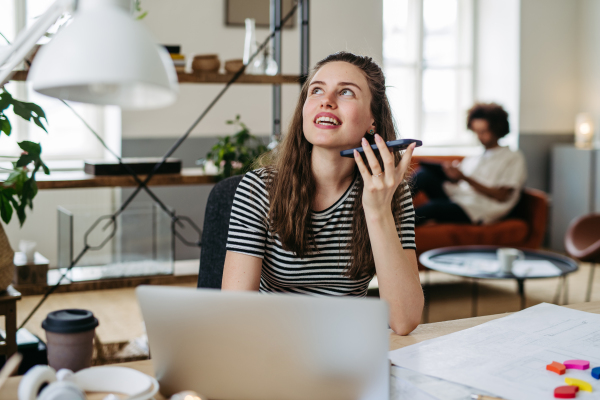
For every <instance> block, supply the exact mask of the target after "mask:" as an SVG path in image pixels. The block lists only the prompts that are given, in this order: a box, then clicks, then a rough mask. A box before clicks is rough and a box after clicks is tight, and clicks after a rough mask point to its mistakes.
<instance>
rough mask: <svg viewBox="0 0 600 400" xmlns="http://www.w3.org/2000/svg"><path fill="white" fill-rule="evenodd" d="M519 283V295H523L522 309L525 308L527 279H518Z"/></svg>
mask: <svg viewBox="0 0 600 400" xmlns="http://www.w3.org/2000/svg"><path fill="white" fill-rule="evenodd" d="M517 285H519V296H520V297H521V310H522V309H524V308H525V305H526V304H525V300H526V299H525V279H517Z"/></svg>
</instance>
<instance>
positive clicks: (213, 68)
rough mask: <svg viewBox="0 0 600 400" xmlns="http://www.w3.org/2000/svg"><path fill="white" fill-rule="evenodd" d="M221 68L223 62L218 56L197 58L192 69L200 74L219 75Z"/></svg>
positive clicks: (208, 55) (211, 55)
mask: <svg viewBox="0 0 600 400" xmlns="http://www.w3.org/2000/svg"><path fill="white" fill-rule="evenodd" d="M220 66H221V61H220V60H219V56H217V55H216V54H206V55H201V56H195V57H194V60H193V61H192V69H193V70H194V72H199V73H217V72H219V67H220Z"/></svg>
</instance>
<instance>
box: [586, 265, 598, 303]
mask: <svg viewBox="0 0 600 400" xmlns="http://www.w3.org/2000/svg"><path fill="white" fill-rule="evenodd" d="M595 267H596V264H595V263H592V265H590V276H589V277H588V285H587V293H586V295H585V301H588V302H589V301H590V299H591V297H592V284H593V283H594V269H595Z"/></svg>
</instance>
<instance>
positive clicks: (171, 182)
mask: <svg viewBox="0 0 600 400" xmlns="http://www.w3.org/2000/svg"><path fill="white" fill-rule="evenodd" d="M139 177H140V179H141V180H144V179H145V178H146V177H145V175H139ZM4 178H6V177H5V176H2V174H0V181H2V180H3V179H4ZM35 178H36V182H37V186H38V189H76V188H99V187H135V186H137V183H136V182H135V181H134V180H133V178H132V177H131V176H129V175H116V176H95V175H89V174H86V173H85V172H83V171H56V172H52V171H50V175H44V174H43V173H38V174H37V175H36V176H35ZM214 183H216V179H215V177H214V175H206V174H205V173H204V171H203V170H202V168H183V169H182V170H181V173H180V174H158V175H154V176H153V177H152V179H151V180H150V182H149V183H148V186H176V185H210V184H214Z"/></svg>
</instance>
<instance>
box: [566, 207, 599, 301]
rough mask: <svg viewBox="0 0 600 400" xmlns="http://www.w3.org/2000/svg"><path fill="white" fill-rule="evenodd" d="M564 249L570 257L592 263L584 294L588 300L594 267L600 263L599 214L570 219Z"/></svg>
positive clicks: (590, 294) (590, 293)
mask: <svg viewBox="0 0 600 400" xmlns="http://www.w3.org/2000/svg"><path fill="white" fill-rule="evenodd" d="M565 249H566V250H567V253H568V254H569V255H570V256H571V257H574V258H577V259H579V260H580V261H585V262H590V263H592V265H591V267H590V276H589V278H588V287H587V293H586V296H585V301H590V298H591V296H592V283H593V281H594V268H595V267H596V264H597V263H600V214H589V215H585V216H583V217H579V218H576V219H574V220H573V221H571V224H570V225H569V229H568V230H567V234H566V235H565Z"/></svg>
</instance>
